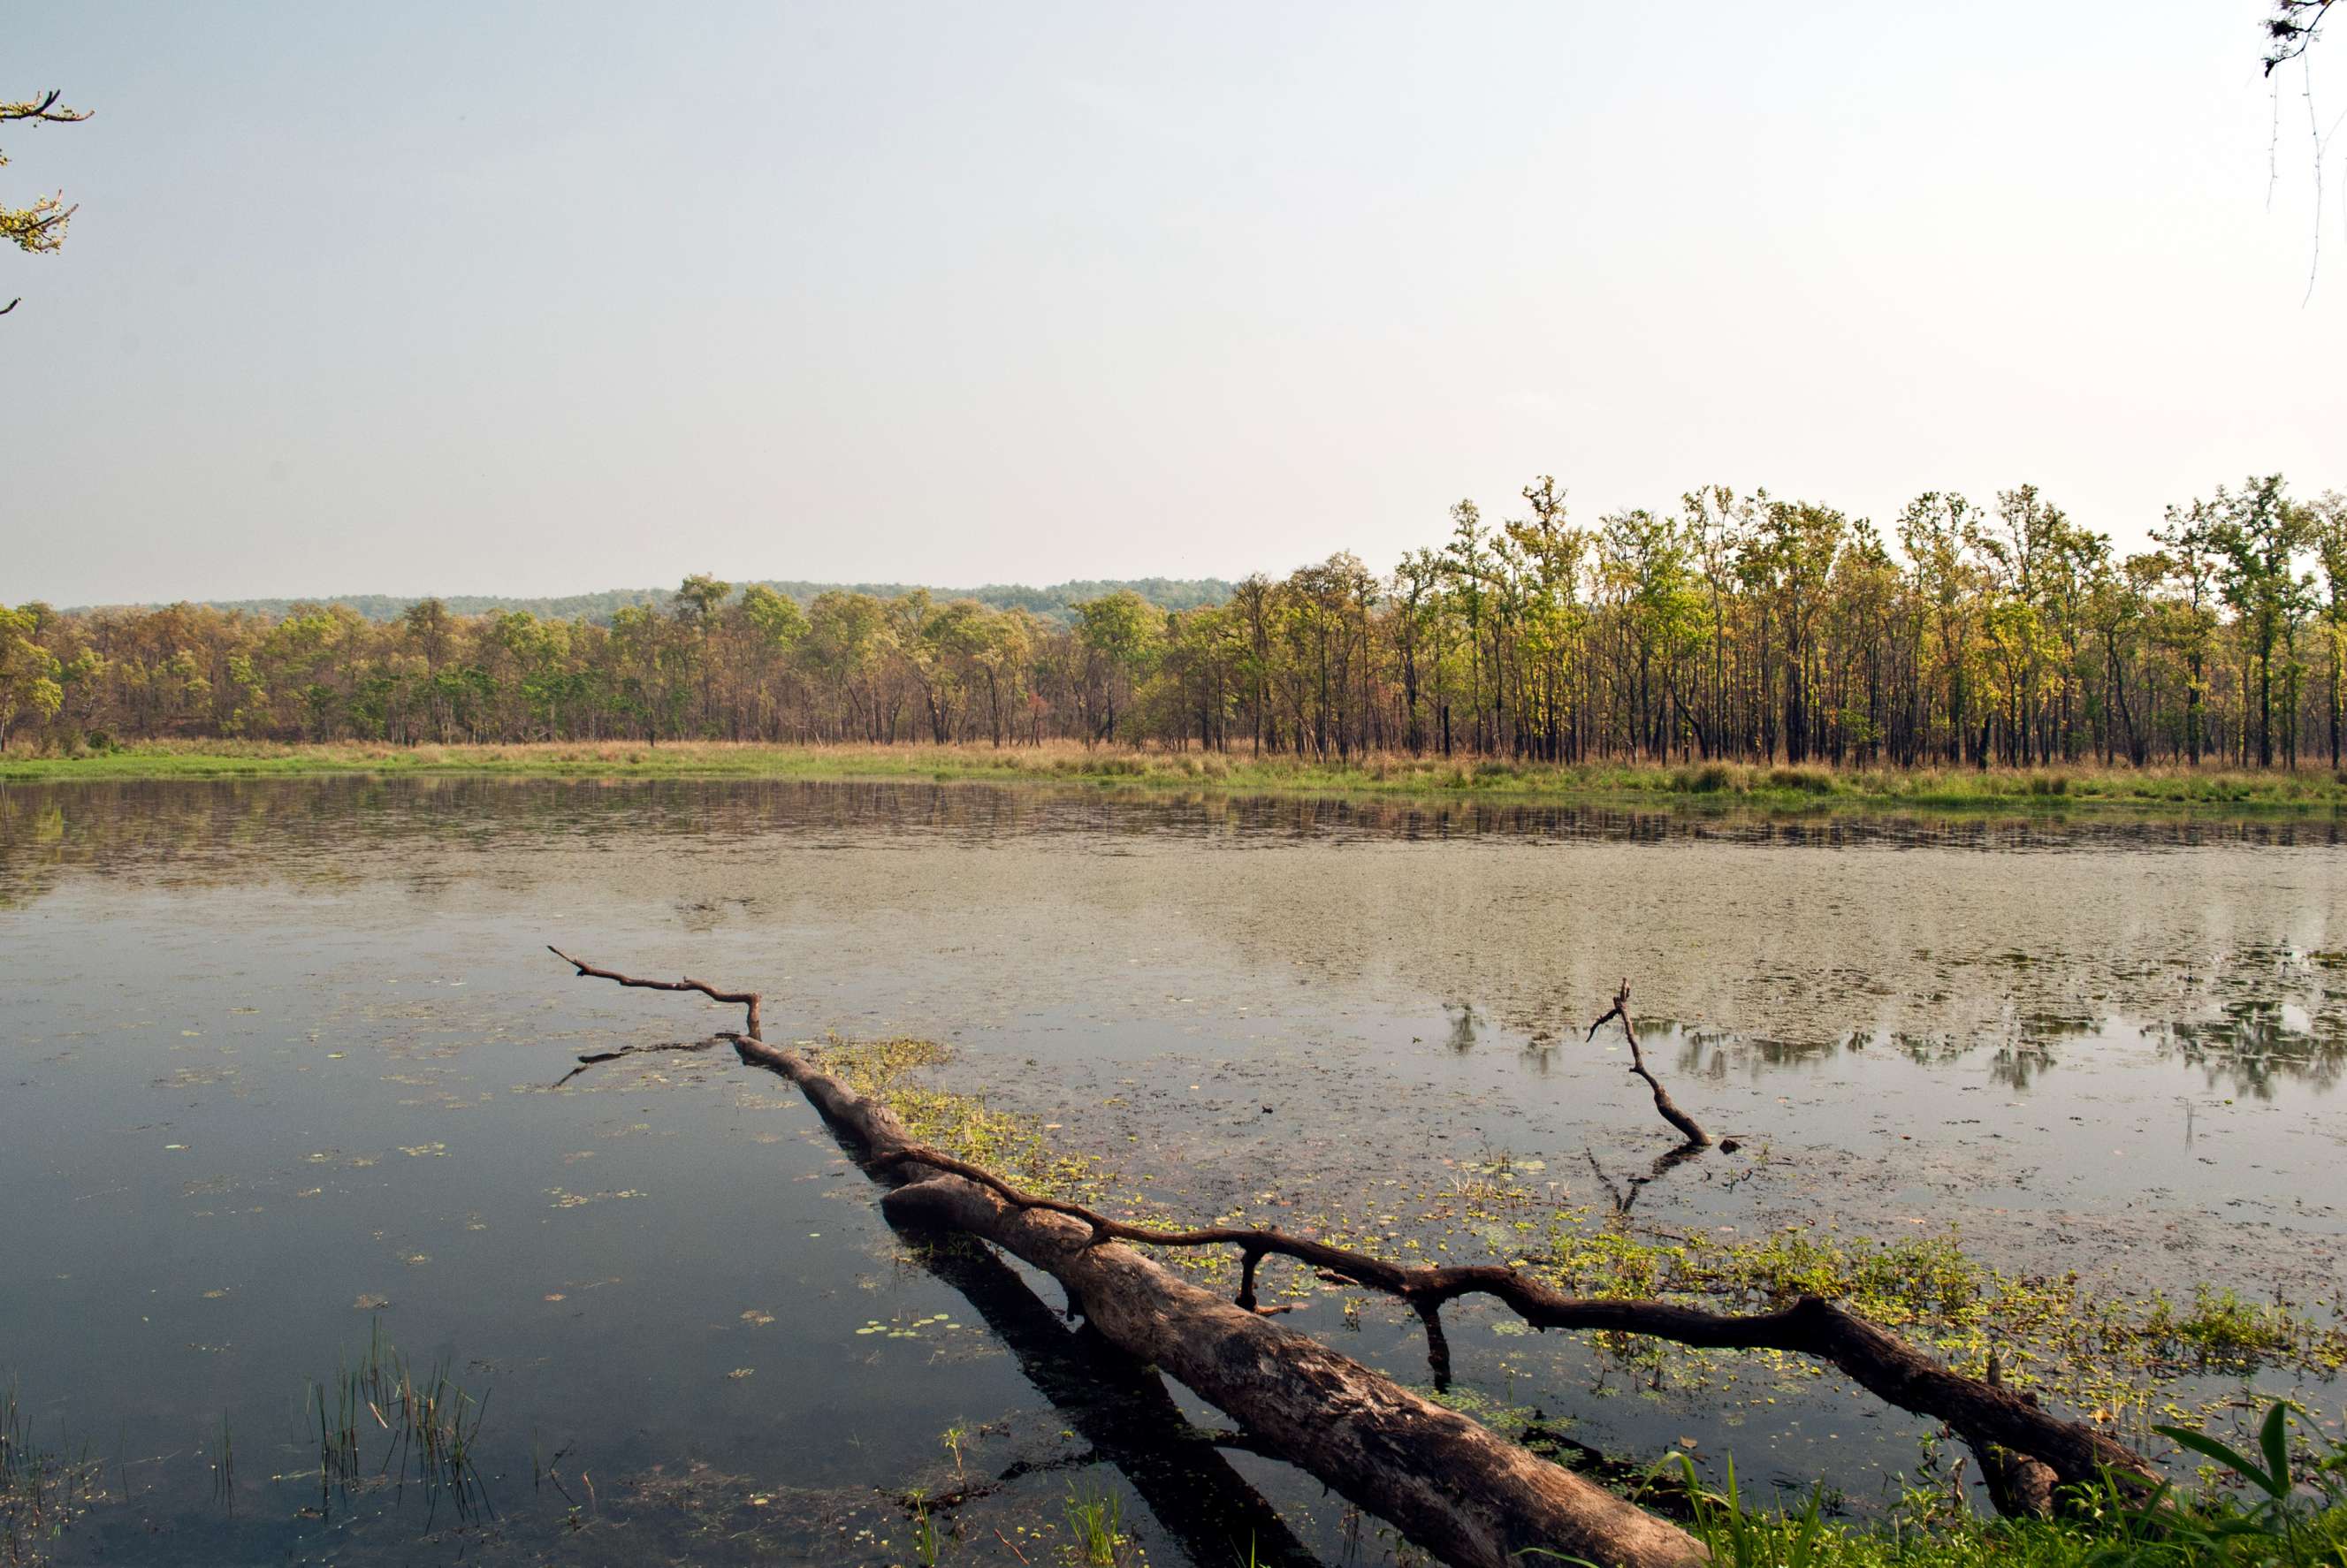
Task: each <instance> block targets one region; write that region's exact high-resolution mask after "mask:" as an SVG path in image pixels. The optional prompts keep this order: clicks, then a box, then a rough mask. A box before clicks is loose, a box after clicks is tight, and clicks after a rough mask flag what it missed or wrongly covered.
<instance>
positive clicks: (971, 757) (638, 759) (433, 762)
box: [0, 741, 2347, 811]
mask: <svg viewBox="0 0 2347 1568" xmlns="http://www.w3.org/2000/svg"><path fill="white" fill-rule="evenodd" d="M410 774H413V775H435V774H438V775H508V776H512V777H517V778H639V777H641V778H773V779H862V780H890V779H922V780H936V781H941V782H942V781H948V780H961V779H971V780H982V781H985V782H988V783H998V784H999V783H1015V782H1035V783H1044V784H1110V785H1116V786H1122V787H1132V788H1143V789H1149V788H1170V789H1183V790H1199V789H1211V790H1225V791H1230V792H1234V793H1294V794H1326V795H1347V794H1358V795H1395V796H1425V797H1449V798H1456V797H1460V796H1474V797H1489V798H1492V799H1504V800H1513V801H1558V802H1572V801H1586V802H1612V803H1637V802H1646V801H1651V802H1655V803H1656V804H1664V803H1668V802H1673V801H1682V800H1685V801H1707V802H1717V803H1737V802H1743V803H1748V804H1756V805H1763V806H1770V807H1777V808H1795V807H1801V806H1814V805H1830V804H1850V805H1888V806H1910V807H1918V808H1931V809H1936V810H1963V809H1967V808H1995V809H2014V808H2019V809H2029V810H2060V809H2066V808H2074V807H2082V806H2083V807H2147V806H2157V807H2195V806H2208V807H2215V808H2219V809H2223V810H2228V811H2240V810H2277V811H2306V810H2330V809H2335V808H2338V807H2340V806H2342V805H2347V774H2333V773H2332V772H2331V771H2330V770H2329V769H2328V768H2327V767H2313V766H2308V767H2301V768H2300V769H2298V770H2296V771H2291V770H2286V769H2279V768H2277V769H2270V770H2263V771H2260V770H2249V771H2242V770H2238V769H2231V768H2227V767H2224V766H2221V765H2219V764H2209V765H2207V766H2204V767H2200V768H2131V767H2125V766H2120V767H2109V768H2106V767H2102V766H2099V765H2076V766H2072V765H2063V764H2056V765H2053V766H2048V767H2045V768H2034V769H2005V768H1993V769H1987V770H1979V769H1971V768H1964V769H1952V768H1951V769H1913V770H1900V769H1887V768H1848V769H1836V768H1828V767H1819V766H1804V767H1781V766H1780V767H1768V766H1758V765H1752V764H1738V763H1688V764H1622V763H1596V764H1548V763H1518V762H1505V761H1498V760H1485V761H1480V762H1479V761H1472V760H1467V759H1448V760H1446V759H1440V758H1433V757H1409V756H1398V755H1387V756H1371V757H1368V758H1365V759H1362V760H1359V761H1357V762H1351V763H1319V762H1313V761H1310V760H1306V759H1298V758H1294V757H1261V758H1255V757H1249V756H1246V755H1245V754H1243V753H1234V754H1231V755H1213V754H1207V753H1197V752H1187V753H1180V752H1164V751H1136V750H1128V749H1118V748H1107V747H1101V748H1092V749H1087V748H1084V747H1081V746H1077V745H1073V744H1069V743H1053V744H1046V745H1043V746H1040V747H1033V746H1006V747H1003V748H1001V749H999V750H997V749H995V748H993V747H991V746H984V745H960V746H953V745H948V746H938V745H890V746H783V745H761V744H735V743H723V742H682V743H671V744H666V745H650V744H645V743H617V742H600V743H538V744H529V745H426V746H412V747H410V746H388V745H381V744H370V743H329V744H321V745H299V744H280V743H265V742H235V741H205V742H189V743H149V744H142V745H136V746H128V747H123V748H119V749H111V750H107V751H102V752H89V753H82V754H80V755H70V756H68V755H47V756H42V755H33V754H27V753H10V754H6V755H0V781H5V782H14V783H24V784H43V783H63V782H68V781H72V780H77V779H165V778H194V779H210V778H267V777H301V776H323V775H367V776H377V777H399V776H405V775H410Z"/></svg>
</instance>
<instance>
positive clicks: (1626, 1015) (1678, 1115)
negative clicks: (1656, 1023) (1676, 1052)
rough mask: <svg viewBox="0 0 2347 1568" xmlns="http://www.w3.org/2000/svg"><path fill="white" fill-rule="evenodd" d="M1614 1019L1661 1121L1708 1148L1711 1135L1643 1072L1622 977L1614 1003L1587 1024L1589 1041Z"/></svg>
mask: <svg viewBox="0 0 2347 1568" xmlns="http://www.w3.org/2000/svg"><path fill="white" fill-rule="evenodd" d="M1617 1018H1618V1019H1620V1020H1622V1038H1623V1039H1624V1040H1628V1041H1629V1042H1630V1071H1633V1072H1635V1073H1636V1074H1637V1075H1638V1076H1639V1077H1641V1078H1643V1079H1645V1081H1646V1087H1647V1088H1649V1089H1651V1090H1653V1091H1655V1110H1657V1111H1659V1112H1662V1114H1663V1120H1664V1121H1665V1122H1669V1123H1670V1124H1671V1125H1672V1126H1674V1127H1676V1128H1677V1129H1678V1130H1679V1136H1681V1137H1683V1138H1685V1139H1686V1141H1687V1144H1688V1146H1689V1147H1690V1148H1695V1149H1708V1148H1710V1147H1711V1134H1710V1133H1708V1132H1705V1131H1704V1130H1703V1128H1702V1127H1701V1126H1699V1125H1697V1124H1696V1119H1695V1118H1694V1117H1692V1116H1690V1115H1688V1114H1687V1113H1686V1112H1684V1111H1682V1110H1680V1109H1679V1108H1678V1107H1677V1106H1676V1104H1674V1103H1672V1101H1671V1096H1670V1091H1668V1090H1666V1089H1665V1088H1664V1087H1663V1086H1662V1083H1661V1081H1659V1080H1657V1079H1656V1078H1655V1075H1654V1074H1653V1073H1651V1072H1649V1071H1646V1058H1645V1052H1643V1051H1641V1050H1639V1049H1638V1031H1637V1030H1635V1029H1634V1028H1632V1027H1631V1024H1630V982H1629V979H1627V978H1626V977H1625V978H1624V979H1623V981H1622V989H1620V990H1618V991H1616V992H1614V1005H1613V1006H1612V1007H1610V1008H1608V1009H1605V1010H1604V1012H1603V1013H1600V1014H1599V1015H1598V1018H1597V1021H1596V1022H1595V1023H1593V1024H1591V1025H1590V1026H1589V1040H1595V1039H1596V1038H1597V1031H1598V1030H1601V1029H1603V1028H1604V1027H1605V1024H1606V1023H1607V1021H1608V1020H1613V1019H1617ZM1583 1043H1584V1044H1586V1043H1587V1041H1586V1040H1584V1041H1583Z"/></svg>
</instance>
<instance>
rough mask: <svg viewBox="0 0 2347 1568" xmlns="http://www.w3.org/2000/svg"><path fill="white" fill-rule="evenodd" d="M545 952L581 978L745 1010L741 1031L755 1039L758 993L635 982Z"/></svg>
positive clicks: (688, 982) (551, 948)
mask: <svg viewBox="0 0 2347 1568" xmlns="http://www.w3.org/2000/svg"><path fill="white" fill-rule="evenodd" d="M546 950H547V951H548V952H549V953H552V954H553V955H554V956H555V957H556V958H560V959H561V960H562V961H563V962H564V963H566V964H569V966H570V967H571V968H574V969H576V970H578V971H579V974H580V975H581V976H582V977H583V976H592V977H593V978H594V979H599V980H610V981H613V982H614V983H616V984H619V985H623V986H635V987H638V988H639V989H643V990H648V991H699V992H700V993H701V994H702V996H705V997H707V998H708V999H710V1000H711V1001H713V1002H726V1003H729V1004H731V1005H733V1006H736V1007H740V1008H743V1009H746V1012H747V1016H746V1017H745V1018H744V1019H743V1025H742V1032H743V1033H744V1034H746V1035H748V1036H749V1037H750V1038H751V1039H752V1040H756V1039H757V1038H758V1002H759V993H758V992H756V991H721V990H719V989H717V988H716V987H715V986H712V985H711V984H710V983H709V982H708V981H707V980H696V979H693V978H692V976H690V975H687V976H684V977H683V978H682V979H673V980H645V979H637V978H636V977H635V976H633V975H623V974H621V973H620V972H619V971H618V970H617V969H600V968H596V967H595V966H594V965H592V964H589V963H584V962H582V961H580V960H579V959H578V958H572V957H571V956H570V955H569V954H568V953H566V952H564V951H563V950H562V949H561V948H558V947H556V946H555V945H554V944H553V943H551V942H548V944H547V945H546Z"/></svg>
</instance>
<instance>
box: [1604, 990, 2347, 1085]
mask: <svg viewBox="0 0 2347 1568" xmlns="http://www.w3.org/2000/svg"><path fill="white" fill-rule="evenodd" d="M2342 1008H2347V999H2336V998H2333V997H2332V996H2330V995H2329V994H2328V993H2327V992H2325V993H2321V994H2318V995H2315V996H2311V997H2308V998H2302V999H2300V1000H2295V1001H2284V1000H2279V999H2270V998H2260V999H2248V1000H2240V1001H2234V1002H2229V1003H2227V1004H2226V1006H2225V1009H2224V1016H2222V1017H2220V1018H2218V1019H2215V1020H2209V1021H2206V1022H2199V1023H2174V1022H2162V1021H2157V1020H2132V1019H2127V1018H2122V1017H2119V1016H2116V1015H2109V1014H2106V1015H2103V1016H2099V1017H2057V1016H2055V1015H2051V1014H2045V1013H2033V1014H2030V1015H2028V1016H2026V1017H2024V1018H2020V1019H2016V1020H2014V1021H2013V1024H2012V1027H2011V1028H2010V1030H2008V1031H2006V1032H2005V1033H2004V1035H2003V1036H2002V1037H2001V1038H1998V1037H1992V1038H1978V1037H1959V1036H1956V1035H1952V1034H1945V1033H1928V1032H1925V1033H1919V1032H1915V1031H1911V1030H1851V1031H1850V1032H1848V1033H1845V1034H1842V1035H1839V1036H1837V1037H1834V1038H1831V1039H1828V1040H1775V1039H1770V1038H1768V1037H1767V1036H1761V1035H1746V1034H1742V1033H1739V1032H1737V1031H1736V1030H1720V1029H1712V1028H1707V1027H1705V1026H1702V1025H1695V1024H1686V1023H1679V1022H1675V1021H1669V1020H1647V1019H1641V1020H1639V1021H1638V1027H1639V1029H1640V1030H1641V1031H1645V1030H1652V1031H1653V1032H1654V1034H1655V1040H1656V1042H1657V1044H1658V1045H1659V1046H1665V1047H1667V1048H1668V1049H1669V1050H1670V1051H1671V1053H1672V1054H1671V1061H1672V1063H1673V1071H1674V1072H1676V1074H1677V1075H1678V1076H1680V1077H1685V1078H1712V1079H1721V1078H1726V1077H1727V1076H1728V1075H1729V1074H1731V1073H1741V1074H1743V1075H1745V1076H1747V1077H1749V1078H1752V1079H1756V1080H1757V1079H1759V1078H1761V1077H1763V1076H1764V1075H1772V1074H1776V1073H1779V1072H1783V1071H1788V1070H1799V1069H1802V1068H1816V1067H1819V1066H1821V1065H1825V1064H1828V1063H1829V1062H1831V1061H1833V1060H1835V1059H1836V1058H1840V1057H1845V1056H1850V1055H1856V1054H1859V1053H1861V1052H1863V1053H1870V1054H1871V1055H1873V1056H1876V1057H1884V1056H1888V1057H1894V1058H1898V1059H1901V1060H1904V1061H1911V1062H1914V1063H1915V1064H1917V1065H1918V1066H1922V1067H1927V1068H1933V1069H1942V1068H1947V1067H1949V1066H1952V1065H1961V1064H1963V1063H1965V1062H1967V1061H1980V1062H1982V1063H1983V1066H1984V1068H1985V1071H1986V1072H1987V1075H1988V1078H1989V1081H1991V1082H1993V1083H1995V1084H1996V1085H1998V1086H1999V1087H2000V1088H2004V1089H2009V1090H2011V1091H2014V1092H2016V1093H2022V1092H2026V1091H2029V1090H2030V1089H2031V1088H2033V1087H2034V1086H2035V1085H2036V1084H2038V1083H2039V1082H2040V1081H2042V1080H2043V1079H2044V1077H2045V1075H2046V1074H2048V1073H2050V1072H2056V1071H2061V1070H2062V1069H2063V1066H2064V1063H2065V1060H2069V1059H2072V1058H2074V1057H2075V1056H2076V1055H2077V1054H2078V1052H2079V1051H2080V1050H2088V1051H2090V1052H2091V1060H2090V1061H2087V1062H2086V1063H2085V1064H2084V1065H2083V1070H2084V1071H2087V1072H2089V1073H2090V1074H2091V1073H2101V1072H2106V1071H2111V1070H2112V1068H2113V1067H2114V1066H2115V1065H2118V1066H2123V1065H2124V1064H2125V1063H2126V1062H2127V1061H2144V1062H2148V1061H2169V1062H2173V1063H2178V1064H2181V1065H2184V1066H2187V1067H2189V1068H2192V1069H2194V1070H2195V1071H2198V1073H2199V1074H2200V1075H2201V1077H2202V1081H2203V1084H2204V1086H2205V1087H2206V1088H2207V1089H2209V1091H2212V1092H2213V1091H2223V1092H2224V1093H2227V1094H2229V1095H2232V1096H2234V1097H2236V1098H2239V1099H2256V1100H2270V1099H2272V1098H2273V1097H2274V1094H2275V1091H2276V1090H2277V1088H2278V1087H2279V1086H2280V1085H2283V1084H2287V1085H2289V1086H2291V1088H2293V1089H2296V1090H2300V1091H2306V1092H2309V1093H2313V1094H2323V1093H2327V1092H2329V1091H2331V1090H2332V1089H2333V1088H2335V1087H2336V1086H2337V1084H2338V1082H2339V1080H2340V1077H2341V1075H2342V1071H2347V1033H2342V1024H2347V1020H2342Z"/></svg>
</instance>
